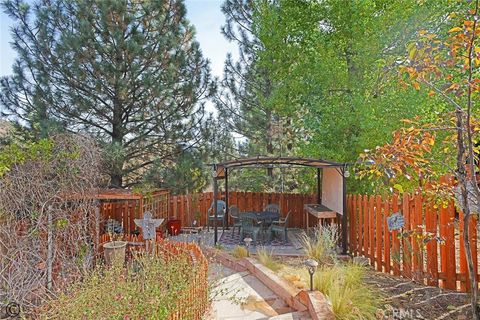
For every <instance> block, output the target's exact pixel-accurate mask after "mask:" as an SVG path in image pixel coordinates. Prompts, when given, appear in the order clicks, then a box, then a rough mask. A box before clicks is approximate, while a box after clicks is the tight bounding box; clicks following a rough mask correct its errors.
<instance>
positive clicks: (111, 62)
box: [0, 0, 214, 186]
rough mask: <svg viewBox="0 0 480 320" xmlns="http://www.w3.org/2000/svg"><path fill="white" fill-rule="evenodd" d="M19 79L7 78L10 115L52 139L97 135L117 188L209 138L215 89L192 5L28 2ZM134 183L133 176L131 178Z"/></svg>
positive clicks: (15, 9) (0, 94) (177, 1)
mask: <svg viewBox="0 0 480 320" xmlns="http://www.w3.org/2000/svg"><path fill="white" fill-rule="evenodd" d="M3 7H4V9H5V11H6V12H7V13H8V14H9V15H10V16H11V17H12V18H13V19H14V20H15V25H14V28H13V31H12V35H13V47H14V49H15V51H16V52H17V55H18V58H17V60H16V62H15V65H14V74H13V76H11V77H6V78H3V79H1V83H0V103H1V105H3V112H4V114H6V115H7V116H10V117H11V118H12V119H16V120H17V121H18V122H19V123H21V124H26V125H27V126H28V127H30V128H31V129H34V130H36V131H35V132H36V133H37V134H38V135H45V134H48V131H49V130H51V127H52V126H51V124H52V123H55V124H59V125H61V126H62V127H63V128H65V129H66V130H69V131H75V132H85V133H89V134H91V135H93V136H95V137H96V138H97V139H98V140H99V141H100V143H101V144H103V146H104V150H105V151H106V152H105V155H106V158H105V160H106V164H107V165H108V174H109V176H110V184H111V185H113V186H128V185H130V184H133V183H135V182H136V181H138V180H139V179H140V175H141V174H142V173H143V172H145V171H146V170H147V169H148V168H149V167H150V166H151V165H152V164H153V163H154V162H155V161H158V159H164V158H168V157H171V156H172V154H173V153H175V152H177V149H178V148H177V146H178V145H179V144H182V145H187V146H191V145H192V144H195V143H197V142H198V141H200V138H201V132H202V130H201V128H200V127H201V126H202V123H203V115H204V107H203V100H204V99H205V98H207V97H208V96H209V95H210V94H211V93H212V92H213V90H214V86H213V84H212V82H211V80H210V72H209V67H208V62H207V61H206V60H205V59H204V58H203V57H202V54H201V51H200V49H199V45H198V43H197V42H196V41H195V40H194V30H193V28H192V26H191V25H190V23H189V22H188V20H187V19H186V17H185V13H186V12H185V6H184V4H183V0H151V1H135V0H125V1H116V0H77V1H69V0H41V1H38V2H36V3H35V4H33V5H32V6H30V5H29V4H28V3H26V2H24V1H21V0H8V1H5V2H4V3H3ZM126 177H128V179H126Z"/></svg>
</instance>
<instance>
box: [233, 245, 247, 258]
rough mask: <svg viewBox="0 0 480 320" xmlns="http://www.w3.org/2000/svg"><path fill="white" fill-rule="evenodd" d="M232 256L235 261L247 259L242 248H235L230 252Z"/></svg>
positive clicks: (245, 252) (244, 249) (245, 251)
mask: <svg viewBox="0 0 480 320" xmlns="http://www.w3.org/2000/svg"><path fill="white" fill-rule="evenodd" d="M232 256H234V257H235V258H237V259H241V258H246V257H248V250H247V249H246V248H245V247H242V246H235V248H233V250H232Z"/></svg>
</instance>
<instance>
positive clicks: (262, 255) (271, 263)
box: [257, 248, 283, 272]
mask: <svg viewBox="0 0 480 320" xmlns="http://www.w3.org/2000/svg"><path fill="white" fill-rule="evenodd" d="M257 259H258V261H260V263H261V264H263V265H264V266H265V267H267V268H268V269H270V270H272V271H275V272H277V271H279V270H280V269H282V267H283V265H282V264H281V263H279V262H278V261H277V260H276V259H275V257H274V256H273V253H272V252H271V251H268V250H267V249H266V248H259V249H257Z"/></svg>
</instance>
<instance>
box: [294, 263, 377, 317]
mask: <svg viewBox="0 0 480 320" xmlns="http://www.w3.org/2000/svg"><path fill="white" fill-rule="evenodd" d="M301 272H302V277H303V278H304V279H305V281H308V277H309V275H308V273H307V272H306V271H305V270H302V271H301ZM364 274H365V268H364V267H362V266H359V265H357V264H353V263H352V264H346V265H341V264H336V265H334V266H325V265H324V266H321V267H320V268H319V269H318V270H317V272H316V273H315V276H314V283H313V284H314V287H315V289H316V290H318V291H320V292H322V293H323V294H324V295H325V296H326V297H327V299H328V300H329V301H330V303H331V304H332V310H333V312H334V314H335V317H336V319H340V320H353V319H355V320H356V319H376V316H375V313H376V311H377V310H378V308H379V307H380V304H381V297H380V295H379V294H378V293H376V292H375V291H374V290H373V289H372V288H371V287H370V286H368V285H367V284H365V283H364V282H363V277H364Z"/></svg>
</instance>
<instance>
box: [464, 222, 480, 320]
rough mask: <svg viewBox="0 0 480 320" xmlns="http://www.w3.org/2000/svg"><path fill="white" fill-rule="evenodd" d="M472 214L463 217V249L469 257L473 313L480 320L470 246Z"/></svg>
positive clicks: (475, 277)
mask: <svg viewBox="0 0 480 320" xmlns="http://www.w3.org/2000/svg"><path fill="white" fill-rule="evenodd" d="M471 216H472V215H471V214H468V215H467V214H466V215H464V217H463V247H464V248H465V255H466V257H467V266H468V274H469V276H470V290H471V293H470V303H471V305H472V311H473V314H474V316H475V318H476V319H480V312H479V310H478V305H477V300H478V281H477V275H476V274H475V267H474V265H473V257H472V248H471V246H470V237H469V231H470V225H469V222H470V218H471Z"/></svg>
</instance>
